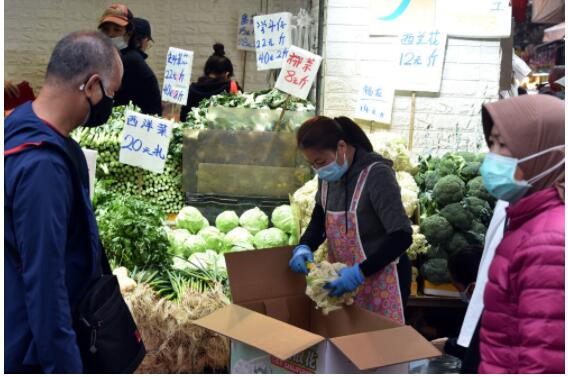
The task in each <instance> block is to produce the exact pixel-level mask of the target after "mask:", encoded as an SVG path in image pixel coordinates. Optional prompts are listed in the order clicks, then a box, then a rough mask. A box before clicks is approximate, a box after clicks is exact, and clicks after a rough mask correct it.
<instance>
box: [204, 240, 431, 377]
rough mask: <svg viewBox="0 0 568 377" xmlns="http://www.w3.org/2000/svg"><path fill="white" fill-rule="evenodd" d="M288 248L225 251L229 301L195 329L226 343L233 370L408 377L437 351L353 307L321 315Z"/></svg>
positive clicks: (406, 328) (414, 333)
mask: <svg viewBox="0 0 568 377" xmlns="http://www.w3.org/2000/svg"><path fill="white" fill-rule="evenodd" d="M290 255H291V248H288V247H286V248H277V249H268V250H256V251H248V252H240V253H229V254H225V259H226V262H227V270H228V273H229V284H230V286H231V293H232V296H233V304H231V305H229V306H226V307H224V308H222V309H220V310H218V311H216V312H214V313H212V314H210V315H209V316H207V317H204V318H202V319H200V320H197V321H195V324H196V325H198V326H201V327H204V328H206V329H209V330H212V331H214V332H217V333H219V334H222V335H225V336H227V337H229V338H231V339H232V342H231V372H232V373H407V372H408V363H409V362H410V361H413V360H418V359H424V358H430V357H435V356H439V355H440V352H439V351H438V350H437V349H436V348H435V347H433V346H432V345H431V344H430V343H429V342H428V341H427V340H426V339H424V338H423V337H422V336H421V335H420V334H419V333H418V332H417V331H416V330H414V329H413V328H412V327H410V326H401V325H399V324H397V323H395V322H392V321H389V320H387V319H386V318H383V317H381V316H379V315H377V314H375V313H372V312H369V311H367V310H363V309H360V308H358V307H356V306H350V307H346V308H344V309H340V310H336V311H333V312H331V313H330V314H329V315H327V316H325V315H323V314H322V312H321V311H319V310H316V309H315V305H314V303H313V302H312V301H311V300H310V299H309V298H308V297H307V296H306V295H305V293H304V292H305V289H306V279H305V277H304V276H302V275H300V274H295V273H293V272H291V271H290V269H289V268H288V260H289V258H290Z"/></svg>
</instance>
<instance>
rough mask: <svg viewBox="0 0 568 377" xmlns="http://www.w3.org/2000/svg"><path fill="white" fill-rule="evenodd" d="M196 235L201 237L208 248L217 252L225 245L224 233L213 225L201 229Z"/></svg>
mask: <svg viewBox="0 0 568 377" xmlns="http://www.w3.org/2000/svg"><path fill="white" fill-rule="evenodd" d="M197 235H198V236H200V237H201V238H203V240H204V241H205V244H206V245H207V248H208V249H211V250H215V251H217V252H219V251H222V250H223V248H224V246H225V241H224V239H225V235H224V234H223V233H221V231H220V230H219V229H217V228H215V227H214V226H208V227H207V228H203V229H201V230H200V231H199V233H197Z"/></svg>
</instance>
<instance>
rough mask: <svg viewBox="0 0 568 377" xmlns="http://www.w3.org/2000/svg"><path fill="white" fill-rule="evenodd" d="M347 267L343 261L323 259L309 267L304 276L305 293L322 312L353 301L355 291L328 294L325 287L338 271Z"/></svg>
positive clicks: (335, 276) (324, 312)
mask: <svg viewBox="0 0 568 377" xmlns="http://www.w3.org/2000/svg"><path fill="white" fill-rule="evenodd" d="M344 267H347V266H346V265H345V264H343V263H333V264H332V263H329V262H328V261H323V262H321V263H318V264H316V265H315V266H313V267H312V268H310V272H309V273H308V276H307V277H306V283H307V287H306V295H307V296H308V297H309V298H311V299H312V301H313V302H315V303H316V308H317V309H321V310H322V312H323V314H325V315H327V314H329V312H331V311H333V310H337V309H341V307H342V306H343V305H351V304H353V302H354V297H355V294H356V291H355V292H349V293H345V294H344V295H342V296H339V297H331V296H329V290H328V289H326V288H325V285H326V284H327V283H330V282H332V281H333V280H335V279H337V278H338V277H339V271H340V270H341V269H342V268H344Z"/></svg>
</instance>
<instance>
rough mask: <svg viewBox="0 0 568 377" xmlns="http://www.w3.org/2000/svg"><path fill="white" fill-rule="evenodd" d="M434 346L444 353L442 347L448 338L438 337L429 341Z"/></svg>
mask: <svg viewBox="0 0 568 377" xmlns="http://www.w3.org/2000/svg"><path fill="white" fill-rule="evenodd" d="M430 343H431V344H432V345H433V346H434V347H436V348H437V349H438V351H440V352H442V353H445V352H444V348H445V347H446V343H448V338H438V339H434V340H432V341H431V342H430Z"/></svg>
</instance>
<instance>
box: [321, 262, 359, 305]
mask: <svg viewBox="0 0 568 377" xmlns="http://www.w3.org/2000/svg"><path fill="white" fill-rule="evenodd" d="M364 281H365V277H364V276H363V273H362V272H361V269H359V264H358V263H357V264H355V265H353V266H351V267H344V268H342V269H341V270H339V277H338V278H337V279H335V280H334V281H332V282H330V283H327V284H326V285H324V288H325V289H329V295H330V296H332V297H339V296H341V295H343V294H345V293H348V292H353V291H354V290H356V289H357V288H358V287H359V286H360V285H361V284H363V282H364Z"/></svg>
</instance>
